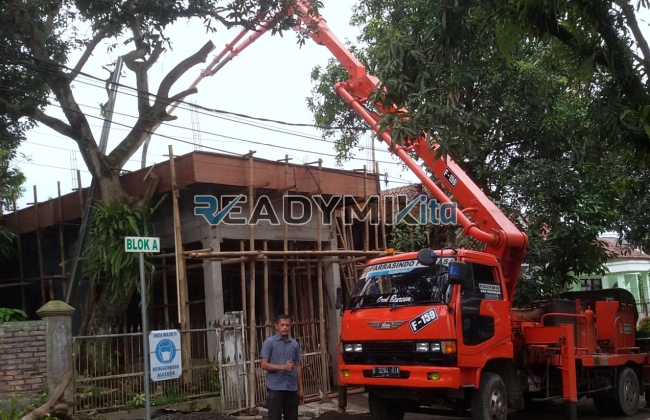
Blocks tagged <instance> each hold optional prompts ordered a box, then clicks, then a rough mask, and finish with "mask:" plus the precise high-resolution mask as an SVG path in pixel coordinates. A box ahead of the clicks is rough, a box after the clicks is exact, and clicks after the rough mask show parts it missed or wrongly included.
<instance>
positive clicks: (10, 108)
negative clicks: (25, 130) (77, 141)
mask: <svg viewBox="0 0 650 420" xmlns="http://www.w3.org/2000/svg"><path fill="white" fill-rule="evenodd" d="M0 113H2V114H10V115H13V116H16V117H31V118H34V119H35V120H36V121H38V122H40V123H42V124H44V125H46V126H48V127H50V128H51V129H52V130H54V131H56V132H57V133H59V134H62V135H64V136H66V137H70V138H73V139H74V137H73V130H72V127H71V126H70V125H68V124H66V123H65V122H63V121H61V120H59V119H58V118H54V117H50V116H49V115H47V114H45V113H44V112H43V111H41V110H40V109H38V108H27V107H19V106H16V105H14V104H10V103H9V102H7V101H5V100H4V99H2V98H0Z"/></svg>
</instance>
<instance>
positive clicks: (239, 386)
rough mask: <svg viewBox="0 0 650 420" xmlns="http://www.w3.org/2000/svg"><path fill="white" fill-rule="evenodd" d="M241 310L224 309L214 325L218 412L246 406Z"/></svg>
mask: <svg viewBox="0 0 650 420" xmlns="http://www.w3.org/2000/svg"><path fill="white" fill-rule="evenodd" d="M246 353H247V352H246V330H245V329H244V313H243V312H241V311H239V312H228V313H226V314H224V317H223V318H222V320H221V321H220V322H219V324H218V325H217V366H218V369H219V383H220V384H221V412H222V413H225V412H234V411H240V410H243V409H245V408H247V407H249V401H248V399H249V397H248V377H247V371H248V370H247V366H246Z"/></svg>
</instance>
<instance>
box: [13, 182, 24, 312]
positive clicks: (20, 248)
mask: <svg viewBox="0 0 650 420" xmlns="http://www.w3.org/2000/svg"><path fill="white" fill-rule="evenodd" d="M11 201H12V203H13V210H14V221H15V223H16V229H18V211H16V210H17V206H16V194H11ZM16 248H17V249H16V250H17V251H18V252H17V253H18V273H19V276H20V277H19V279H20V282H21V283H23V282H24V281H25V268H24V266H23V243H22V240H21V239H20V233H18V234H17V235H16ZM20 304H21V308H22V310H23V311H27V299H26V297H25V288H24V287H21V288H20Z"/></svg>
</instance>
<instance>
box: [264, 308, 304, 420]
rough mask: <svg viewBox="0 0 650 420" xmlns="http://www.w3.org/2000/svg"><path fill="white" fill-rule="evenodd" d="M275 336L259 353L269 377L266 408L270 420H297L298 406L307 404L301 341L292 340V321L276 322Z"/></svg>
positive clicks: (284, 317) (279, 318)
mask: <svg viewBox="0 0 650 420" xmlns="http://www.w3.org/2000/svg"><path fill="white" fill-rule="evenodd" d="M275 330H276V331H277V332H276V334H275V335H274V336H272V337H269V338H267V339H266V340H264V344H262V352H261V354H260V359H261V367H262V369H264V370H265V371H267V372H268V373H267V375H266V388H267V396H266V405H267V408H268V410H269V420H281V418H282V413H284V420H298V405H299V404H302V403H303V402H305V394H304V392H303V388H302V358H301V357H300V346H299V345H298V342H297V341H296V340H294V339H293V338H291V337H289V332H290V331H291V318H290V317H289V315H285V314H280V315H278V316H277V317H276V319H275Z"/></svg>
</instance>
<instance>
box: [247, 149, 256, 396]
mask: <svg viewBox="0 0 650 420" xmlns="http://www.w3.org/2000/svg"><path fill="white" fill-rule="evenodd" d="M254 153H255V152H254V151H252V150H250V151H249V153H248V220H249V227H250V243H249V250H250V251H255V223H252V222H250V220H251V218H252V216H253V209H254V204H255V203H253V201H254V200H255V189H254V186H253V181H254V168H253V165H254V161H253V154H254ZM248 271H249V274H248V276H249V278H250V287H249V289H250V316H249V319H248V322H249V328H250V341H249V357H248V360H249V362H250V365H249V366H250V368H249V370H248V397H249V400H248V406H249V407H255V405H256V401H255V396H256V392H255V391H256V383H257V381H256V380H255V377H256V372H255V359H257V357H256V353H257V329H256V328H255V288H256V287H255V286H256V285H255V260H254V259H251V260H250V262H249V269H248Z"/></svg>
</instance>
